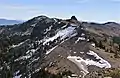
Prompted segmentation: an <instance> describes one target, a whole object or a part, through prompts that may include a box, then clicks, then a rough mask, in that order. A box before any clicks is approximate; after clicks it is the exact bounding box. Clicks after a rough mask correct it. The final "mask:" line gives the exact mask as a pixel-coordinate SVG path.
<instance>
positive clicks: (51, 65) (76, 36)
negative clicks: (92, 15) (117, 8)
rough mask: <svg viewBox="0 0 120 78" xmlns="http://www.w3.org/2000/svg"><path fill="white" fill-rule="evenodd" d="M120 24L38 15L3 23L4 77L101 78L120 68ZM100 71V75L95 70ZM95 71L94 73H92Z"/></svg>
mask: <svg viewBox="0 0 120 78" xmlns="http://www.w3.org/2000/svg"><path fill="white" fill-rule="evenodd" d="M119 36H120V25H119V24H117V23H114V22H108V23H105V24H97V23H87V22H80V21H78V20H77V19H76V17H75V16H72V17H71V19H66V20H62V19H57V18H49V17H46V16H38V17H35V18H33V19H31V20H28V21H27V22H24V23H22V24H17V25H10V26H1V27H0V78H63V77H66V78H69V77H74V76H75V77H77V78H85V77H86V78H91V77H92V78H93V77H95V78H98V77H99V76H101V77H103V75H104V74H100V75H99V73H98V72H99V71H102V70H103V69H106V71H107V70H108V69H111V68H115V69H116V68H117V69H119V68H120V59H119V54H120V49H119V48H120V46H119V43H117V42H115V41H114V38H115V39H116V38H117V39H119ZM95 72H97V75H96V74H95ZM91 73H93V74H92V75H91Z"/></svg>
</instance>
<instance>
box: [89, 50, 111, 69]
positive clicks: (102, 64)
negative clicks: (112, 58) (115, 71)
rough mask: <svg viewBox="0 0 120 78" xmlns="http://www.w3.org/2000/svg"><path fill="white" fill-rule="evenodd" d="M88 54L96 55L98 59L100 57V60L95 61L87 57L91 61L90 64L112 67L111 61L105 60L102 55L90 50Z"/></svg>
mask: <svg viewBox="0 0 120 78" xmlns="http://www.w3.org/2000/svg"><path fill="white" fill-rule="evenodd" d="M87 54H88V55H93V56H94V57H96V59H100V61H99V62H95V61H93V60H89V59H87V60H88V61H90V63H89V64H91V65H96V66H98V67H100V68H111V65H110V63H109V62H108V61H106V60H104V59H103V58H101V57H100V56H98V55H97V54H96V53H95V52H93V51H89V52H88V53H87Z"/></svg>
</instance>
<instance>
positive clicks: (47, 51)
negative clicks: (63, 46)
mask: <svg viewBox="0 0 120 78" xmlns="http://www.w3.org/2000/svg"><path fill="white" fill-rule="evenodd" d="M56 47H58V45H57V46H55V47H53V48H52V49H50V50H48V51H47V52H46V54H49V53H50V52H52V51H53V50H54V49H55V48H56Z"/></svg>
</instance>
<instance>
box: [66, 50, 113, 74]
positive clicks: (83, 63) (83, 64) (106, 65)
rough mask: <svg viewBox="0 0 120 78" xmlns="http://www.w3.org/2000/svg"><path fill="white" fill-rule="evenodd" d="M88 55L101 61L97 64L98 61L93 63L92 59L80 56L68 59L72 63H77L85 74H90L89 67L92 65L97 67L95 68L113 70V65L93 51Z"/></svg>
mask: <svg viewBox="0 0 120 78" xmlns="http://www.w3.org/2000/svg"><path fill="white" fill-rule="evenodd" d="M87 54H89V55H93V56H95V57H96V59H100V61H99V62H97V61H93V60H90V59H83V58H81V57H79V56H68V57H67V59H69V60H70V61H72V62H73V63H75V64H76V65H77V66H78V67H79V68H80V69H82V70H83V71H84V73H85V74H87V73H89V72H88V68H87V66H90V65H95V66H97V67H100V68H111V65H110V64H109V63H108V62H107V61H106V60H104V59H103V58H101V57H99V56H98V55H97V54H96V53H94V52H93V51H90V52H89V53H87Z"/></svg>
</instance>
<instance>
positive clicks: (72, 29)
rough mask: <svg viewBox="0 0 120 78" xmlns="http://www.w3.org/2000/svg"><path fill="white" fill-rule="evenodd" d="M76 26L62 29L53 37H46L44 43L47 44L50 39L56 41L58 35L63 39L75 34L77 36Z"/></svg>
mask: <svg viewBox="0 0 120 78" xmlns="http://www.w3.org/2000/svg"><path fill="white" fill-rule="evenodd" d="M76 35H77V33H76V27H72V26H70V27H68V28H66V29H63V30H60V31H58V32H57V34H56V35H55V36H53V37H51V38H48V39H45V42H44V43H43V45H45V44H46V43H48V42H49V41H54V40H55V39H57V38H58V37H60V39H61V40H63V39H65V38H71V37H73V36H76Z"/></svg>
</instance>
